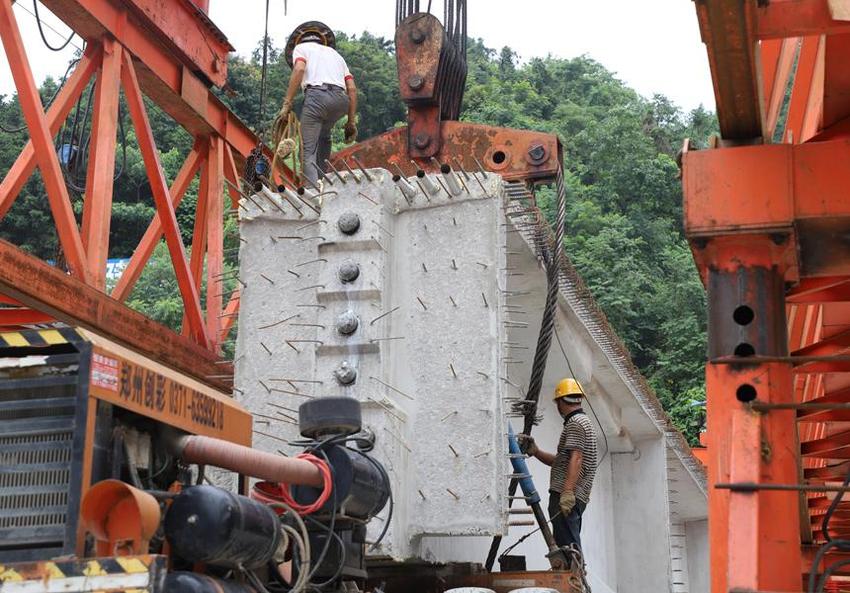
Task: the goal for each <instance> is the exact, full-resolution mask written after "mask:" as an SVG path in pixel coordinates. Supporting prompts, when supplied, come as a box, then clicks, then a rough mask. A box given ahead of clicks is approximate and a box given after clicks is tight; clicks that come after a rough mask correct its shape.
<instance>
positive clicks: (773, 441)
mask: <svg viewBox="0 0 850 593" xmlns="http://www.w3.org/2000/svg"><path fill="white" fill-rule="evenodd" d="M696 9H697V15H698V17H699V23H700V31H701V34H702V38H703V41H704V42H705V44H706V47H707V50H708V55H709V63H710V65H711V70H712V76H713V80H714V90H715V97H716V100H717V112H718V118H719V123H720V130H721V136H722V137H721V138H720V139H719V141H718V142H717V143H716V144H715V145H714V146H713V147H712V149H710V150H701V151H694V150H689V149H688V148H689V147H688V145H687V144H686V146H685V154H684V157H683V184H684V193H685V208H684V210H685V228H686V232H687V235H688V238H689V241H690V243H691V247H692V251H693V254H694V259H695V260H696V262H697V266H698V267H699V270H700V273H701V275H702V277H703V280H704V282H705V284H706V288H707V291H708V297H709V361H708V365H707V367H706V386H707V392H708V403H707V414H708V421H707V423H708V468H709V481H710V484H711V486H712V488H711V490H710V494H709V535H710V554H711V562H710V566H711V570H712V574H711V590H712V592H713V593H727V592H730V591H775V592H780V591H782V592H785V591H801V590H804V589H802V588H801V584H802V579H801V577H803V576H805V575H807V574H808V573H809V572H810V570H811V569H812V566H811V564H812V561H813V557H814V554H815V552H816V550H817V546H818V545H819V544H821V543H823V542H824V541H825V536H824V534H823V533H822V532H821V522H822V519H823V515H824V513H825V512H826V508H827V507H828V506H829V504H830V497H831V496H834V493H833V494H829V495H827V493H824V492H820V493H811V492H809V493H804V492H803V491H802V488H800V487H799V486H801V485H804V486H805V487H811V486H823V485H827V486H829V484H831V483H835V482H838V483H840V482H841V481H842V480H843V479H844V477H845V475H846V474H847V471H848V467H850V465H848V464H847V460H850V431H848V428H850V425H848V422H850V409H847V406H848V404H850V362H849V361H850V358H848V356H847V355H848V354H850V257H848V256H847V239H846V237H847V236H848V232H850V201H848V200H847V188H848V187H850V173H848V172H847V171H848V168H847V167H846V165H845V163H847V162H848V161H847V159H848V157H850V71H848V69H847V63H848V60H850V1H848V0H770V1H769V2H766V1H765V2H761V1H760V2H756V1H755V0H753V1H752V2H741V1H740V0H702V1H699V2H696ZM795 65H796V69H795ZM792 76H793V78H792ZM789 81H791V83H790V84H792V86H791V97H790V103H789V104H788V106H787V122H786V124H785V127H784V130H783V131H782V132H783V133H782V134H781V138H779V140H780V142H779V143H773V139H774V137H775V136H776V135H777V134H776V131H777V126H778V124H779V122H780V114H781V112H782V107H783V101H784V99H785V96H786V90H787V89H788V88H789ZM749 313H751V315H750V314H749ZM753 397H755V400H754V401H748V400H751V399H752V398H753ZM801 402H814V403H817V404H828V405H834V406H835V407H834V408H832V409H829V408H828V407H827V408H826V409H824V408H819V409H809V410H804V409H799V406H798V404H800V403H801ZM842 406H844V407H842ZM721 483H723V484H722V486H723V487H722V488H717V487H716V485H718V484H721ZM742 483H743V484H747V485H748V486H749V487H748V488H741V487H738V488H735V487H731V488H730V486H729V484H732V485H734V484H738V485H740V484H742ZM760 485H774V486H776V485H778V488H779V489H772V490H768V489H766V488H760V487H759V486H760ZM848 498H849V499H848V501H847V502H842V503H841V504H840V505H839V506H838V510H837V512H836V513H835V514H834V515H833V519H832V520H831V522H830V535H831V536H832V537H843V538H846V537H848V536H850V497H848ZM846 558H847V553H844V552H840V553H839V552H830V553H828V554H827V555H826V559H825V561H824V563H823V564H821V566H820V567H818V568H819V569H820V570H823V567H824V566H825V565H827V564H831V563H833V562H834V561H836V560H845V559H846ZM840 574H842V573H840ZM843 574H847V571H846V570H845V571H844V572H843Z"/></svg>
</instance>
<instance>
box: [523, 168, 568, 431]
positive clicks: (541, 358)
mask: <svg viewBox="0 0 850 593" xmlns="http://www.w3.org/2000/svg"><path fill="white" fill-rule="evenodd" d="M556 185H557V191H558V214H557V218H556V220H555V240H554V244H553V245H551V246H549V249H548V250H547V251H548V257H545V256H544V261H545V262H546V282H547V292H546V304H545V307H544V309H543V319H542V321H541V323H540V334H539V335H538V339H537V349H536V350H535V352H534V362H533V363H532V367H531V378H530V379H529V382H528V392H527V393H526V396H525V403H524V404H523V405H522V407H523V408H525V409H524V410H522V413H524V414H525V421H524V424H523V433H524V434H529V433H530V432H531V428H532V427H533V426H534V424H536V422H535V416H536V414H537V402H538V401H539V399H540V390H541V389H542V387H543V376H544V375H545V373H546V361H547V359H548V358H549V349H550V347H551V345H552V334H553V333H554V330H555V306H556V305H557V302H558V291H559V285H558V270H559V269H560V263H561V252H562V250H563V246H562V244H563V241H564V227H565V225H566V218H567V216H566V189H565V187H564V179H563V172H562V168H561V167H558V174H557V181H556ZM540 232H541V233H542V232H543V231H542V230H541V231H540Z"/></svg>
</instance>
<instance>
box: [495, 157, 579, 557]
mask: <svg viewBox="0 0 850 593" xmlns="http://www.w3.org/2000/svg"><path fill="white" fill-rule="evenodd" d="M556 188H557V193H558V214H557V216H556V218H555V237H554V241H553V245H552V249H551V250H549V249H547V247H546V244H547V241H546V239H545V238H544V237H546V232H545V227H543V226H542V225H543V223H538V226H537V227H536V231H537V233H536V234H537V237H536V238H535V243H536V244H537V246H538V248H539V249H540V250H541V255H542V256H543V261H544V262H545V264H546V280H547V283H548V291H547V293H546V304H545V308H544V312H543V320H542V322H541V327H540V335H539V338H538V340H537V350H536V351H535V353H534V363H533V367H532V370H531V378H530V379H529V387H528V391H527V392H526V396H525V399H524V402H525V403H521V402H517V403H518V404H521V406H523V407H526V406H527V407H528V408H531V409H523V410H522V412H521V413H523V414H524V415H525V421H524V425H523V426H524V427H523V433H524V434H531V429H532V428H533V426H534V420H535V416H536V414H537V401H538V399H539V397H540V389H541V388H542V387H543V375H544V373H545V371H546V360H547V358H548V355H549V346H550V345H551V344H552V334H553V333H554V330H555V305H556V304H557V298H558V290H559V283H558V273H559V271H560V264H561V253H562V250H563V242H564V233H565V228H566V221H567V192H566V186H565V185H564V177H563V165H562V164H561V165H559V166H558V173H557V177H556ZM544 348H545V350H544ZM533 390H534V391H533ZM528 402H531V404H529V403H528ZM520 446H521V448H522V450H523V452H525V451H524V449H525V447H524V446H522V445H520ZM518 486H519V480H517V479H515V478H514V479H511V481H510V484H509V486H508V508H509V509H510V508H511V507H512V506H513V501H514V499H513V497H514V495H515V494H516V491H517V487H518ZM501 541H502V538H501V536H498V535H497V536H495V537H493V541H492V543H491V544H490V551H489V552H488V554H487V559H486V561H485V569H486V570H487V571H488V572H489V571H491V570H492V568H493V564H494V563H495V561H496V554H498V552H499V545H500V544H501Z"/></svg>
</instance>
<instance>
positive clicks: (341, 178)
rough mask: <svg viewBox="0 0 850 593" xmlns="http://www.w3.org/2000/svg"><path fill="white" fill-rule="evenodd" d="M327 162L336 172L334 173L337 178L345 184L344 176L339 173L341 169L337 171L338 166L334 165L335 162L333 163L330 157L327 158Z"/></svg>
mask: <svg viewBox="0 0 850 593" xmlns="http://www.w3.org/2000/svg"><path fill="white" fill-rule="evenodd" d="M325 164H326V165H327V166H328V167H330V168H331V171H333V172H334V175H336V178H337V179H339V180H340V182H341V183H342V184H343V185H345V179H344V178H343V177H342V175H340V174H339V171H337V170H336V167H334V166H333V163H331V162H330V161H329V160H328V159H325Z"/></svg>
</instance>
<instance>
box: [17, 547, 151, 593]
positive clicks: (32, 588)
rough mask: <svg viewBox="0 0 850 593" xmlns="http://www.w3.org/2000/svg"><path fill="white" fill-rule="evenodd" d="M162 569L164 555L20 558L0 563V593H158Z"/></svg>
mask: <svg viewBox="0 0 850 593" xmlns="http://www.w3.org/2000/svg"><path fill="white" fill-rule="evenodd" d="M165 570H166V558H165V556H152V555H145V556H116V557H113V558H97V559H89V560H65V561H53V560H44V561H40V562H21V563H16V564H7V565H0V593H18V592H24V591H26V592H28V593H40V592H42V591H44V592H45V593H46V592H47V591H55V590H68V591H81V592H91V593H99V592H101V591H102V592H104V593H106V592H112V591H125V592H126V593H160V592H161V591H162V583H163V579H164V575H165ZM48 582H49V583H50V584H48ZM39 583H40V584H39Z"/></svg>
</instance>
